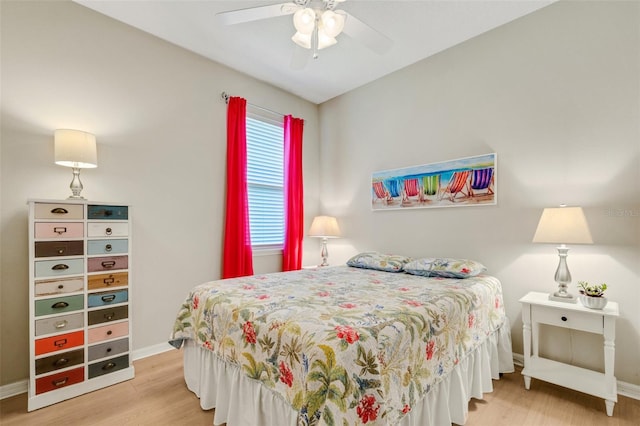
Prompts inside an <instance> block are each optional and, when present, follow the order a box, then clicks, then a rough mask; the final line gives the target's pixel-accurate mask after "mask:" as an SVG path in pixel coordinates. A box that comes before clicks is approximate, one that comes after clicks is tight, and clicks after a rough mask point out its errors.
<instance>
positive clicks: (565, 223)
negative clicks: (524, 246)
mask: <svg viewBox="0 0 640 426" xmlns="http://www.w3.org/2000/svg"><path fill="white" fill-rule="evenodd" d="M533 242H534V243H556V244H592V243H593V239H592V238H591V232H590V231H589V226H588V225H587V219H586V218H585V217H584V212H583V211H582V208H581V207H557V208H546V209H544V211H543V212H542V216H540V222H538V228H537V229H536V233H535V235H534V236H533Z"/></svg>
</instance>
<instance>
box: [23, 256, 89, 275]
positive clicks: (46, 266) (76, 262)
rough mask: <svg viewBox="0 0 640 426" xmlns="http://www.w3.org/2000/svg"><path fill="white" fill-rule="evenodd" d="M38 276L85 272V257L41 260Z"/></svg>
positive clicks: (37, 266)
mask: <svg viewBox="0 0 640 426" xmlns="http://www.w3.org/2000/svg"><path fill="white" fill-rule="evenodd" d="M35 264H36V265H35V266H36V277H58V276H62V275H79V274H84V259H83V258H79V259H59V260H39V261H37V262H36V263H35Z"/></svg>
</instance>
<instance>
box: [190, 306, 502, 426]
mask: <svg viewBox="0 0 640 426" xmlns="http://www.w3.org/2000/svg"><path fill="white" fill-rule="evenodd" d="M183 348H184V378H185V381H186V384H187V388H189V390H190V391H192V392H193V393H195V394H196V396H198V398H200V407H202V408H203V409H204V410H210V409H212V408H215V415H214V417H213V424H214V425H221V424H223V423H227V426H246V425H251V426H286V425H290V426H296V424H297V419H298V416H297V412H296V411H295V410H293V409H292V408H291V406H290V405H289V404H288V403H287V402H286V401H285V400H284V399H283V398H282V397H281V396H280V395H278V394H277V393H275V392H273V391H272V390H271V389H269V388H266V387H264V386H262V383H261V382H259V381H256V380H253V379H250V378H248V377H247V376H245V375H244V374H243V373H242V372H241V371H240V368H238V366H237V365H234V364H229V363H226V362H224V361H222V360H220V359H219V358H218V357H217V356H216V355H215V354H214V353H213V352H211V351H209V350H207V349H203V348H201V347H197V346H195V344H194V343H193V341H191V340H187V341H185V342H184V347H183ZM512 372H514V366H513V356H512V350H511V334H510V325H509V321H508V319H507V318H505V323H504V324H503V325H502V327H501V328H500V330H498V331H496V332H495V333H494V334H493V335H491V336H490V337H489V338H488V339H487V340H486V341H485V342H484V343H483V344H481V345H480V346H479V347H478V348H477V349H476V350H475V351H473V352H472V353H471V354H470V355H469V356H468V357H466V358H465V359H464V360H460V362H459V364H458V365H457V366H456V367H455V368H454V369H453V371H452V372H451V374H450V375H449V376H447V377H446V378H445V379H444V380H443V381H441V382H439V383H437V384H436V385H434V386H433V388H432V389H431V391H430V392H429V393H428V394H427V395H426V397H425V398H424V399H423V400H422V402H421V403H419V404H416V405H414V406H413V407H412V408H411V412H410V413H409V415H407V416H405V417H404V418H403V419H402V422H401V423H400V426H440V425H450V424H451V423H455V424H458V425H463V424H465V422H466V420H467V415H468V412H469V401H470V400H471V398H476V399H482V394H483V393H487V392H491V391H493V384H492V382H491V380H492V379H499V374H500V373H512Z"/></svg>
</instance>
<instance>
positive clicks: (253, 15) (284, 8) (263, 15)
mask: <svg viewBox="0 0 640 426" xmlns="http://www.w3.org/2000/svg"><path fill="white" fill-rule="evenodd" d="M299 8H300V6H298V5H297V4H295V3H278V4H270V5H267V6H258V7H250V8H248V9H238V10H230V11H228V12H220V13H217V14H216V19H217V20H218V21H219V22H220V23H221V24H223V25H234V24H241V23H243V22H251V21H258V20H260V19H267V18H274V17H276V16H284V15H291V14H293V13H295V11H296V10H298V9H299Z"/></svg>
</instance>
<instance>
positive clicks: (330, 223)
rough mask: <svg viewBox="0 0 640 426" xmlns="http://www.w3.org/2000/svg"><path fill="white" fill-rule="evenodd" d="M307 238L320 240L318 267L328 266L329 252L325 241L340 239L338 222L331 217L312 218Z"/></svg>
mask: <svg viewBox="0 0 640 426" xmlns="http://www.w3.org/2000/svg"><path fill="white" fill-rule="evenodd" d="M309 236H310V237H315V238H322V251H321V252H320V256H322V263H321V264H320V265H319V266H329V263H328V262H327V259H328V258H329V252H328V251H327V239H328V238H338V237H340V228H339V227H338V221H337V220H336V218H335V217H331V216H316V217H314V218H313V222H312V223H311V228H310V229H309Z"/></svg>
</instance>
